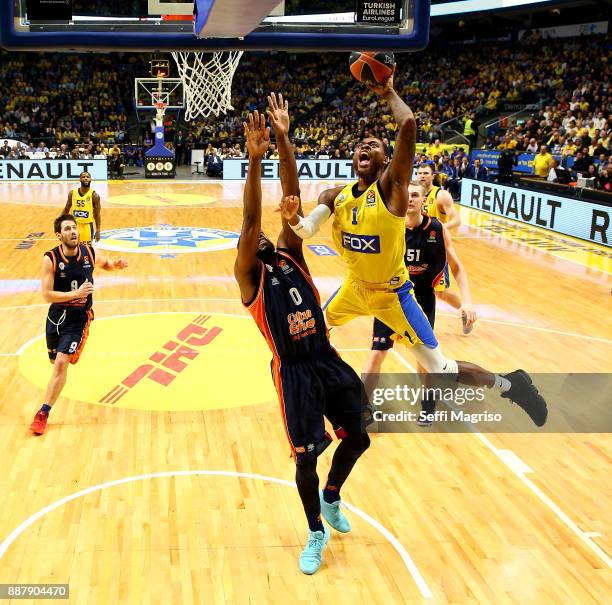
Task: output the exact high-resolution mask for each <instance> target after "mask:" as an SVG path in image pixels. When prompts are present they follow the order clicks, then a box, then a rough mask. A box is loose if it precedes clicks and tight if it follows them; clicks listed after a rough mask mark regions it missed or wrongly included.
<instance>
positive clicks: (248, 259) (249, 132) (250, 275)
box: [234, 111, 270, 301]
mask: <svg viewBox="0 0 612 605" xmlns="http://www.w3.org/2000/svg"><path fill="white" fill-rule="evenodd" d="M243 126H244V136H245V138H246V142H247V151H248V152H249V171H248V173H247V179H246V183H245V186H244V195H243V203H244V207H243V211H242V230H241V232H240V244H239V246H238V255H237V256H236V262H235V263H234V276H235V277H236V281H237V282H238V286H239V288H240V294H241V296H242V300H243V301H249V300H251V299H252V298H253V295H254V294H255V290H256V289H257V269H258V266H259V262H260V261H259V260H258V259H257V249H258V247H259V234H260V232H261V160H262V158H263V156H264V154H265V153H266V151H267V149H268V147H269V146H270V128H266V122H265V118H264V116H263V115H261V116H260V115H259V112H258V111H255V112H254V114H252V113H250V114H249V118H248V121H247V122H244V123H243Z"/></svg>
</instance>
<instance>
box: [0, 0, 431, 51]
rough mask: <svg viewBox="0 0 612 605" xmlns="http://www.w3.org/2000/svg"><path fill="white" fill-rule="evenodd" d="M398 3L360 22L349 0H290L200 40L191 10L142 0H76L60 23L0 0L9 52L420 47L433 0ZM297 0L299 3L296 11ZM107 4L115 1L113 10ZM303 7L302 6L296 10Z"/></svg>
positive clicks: (2, 41)
mask: <svg viewBox="0 0 612 605" xmlns="http://www.w3.org/2000/svg"><path fill="white" fill-rule="evenodd" d="M150 1H151V2H152V1H153V0H150ZM156 1H158V2H159V3H160V4H161V5H162V6H161V7H160V9H158V10H161V9H164V10H167V12H168V13H169V12H170V8H169V7H168V9H166V8H165V5H167V4H175V5H182V4H184V3H183V2H182V0H156ZM399 1H401V2H402V6H403V8H402V11H401V14H402V22H401V23H400V24H393V25H388V24H386V25H381V24H375V25H371V24H362V23H357V22H356V16H355V15H356V13H355V10H354V9H355V4H354V2H353V0H338V3H339V5H340V4H341V5H342V6H345V7H350V8H348V10H344V12H341V13H338V12H337V11H331V12H329V11H327V12H325V13H323V14H316V15H315V14H313V10H309V9H308V7H309V6H310V4H311V2H310V0H292V2H291V3H289V2H284V3H281V4H279V8H277V9H276V10H274V11H273V12H272V13H271V14H270V15H269V16H268V17H266V18H265V19H264V20H263V21H262V22H261V23H260V24H259V26H258V27H257V28H256V29H255V30H254V31H252V32H251V33H249V34H248V35H246V36H244V37H232V38H209V37H206V38H198V37H197V36H196V35H195V34H194V22H193V18H192V16H191V15H185V16H184V17H185V18H184V19H178V20H176V19H174V20H171V21H167V20H164V19H163V16H164V14H165V13H162V14H161V15H160V14H143V13H142V12H140V10H139V9H138V7H139V6H142V2H137V3H130V2H121V3H115V2H114V1H113V2H111V0H100V2H101V6H102V7H103V8H104V12H100V11H98V9H97V8H96V7H97V6H98V5H97V4H92V5H90V4H88V3H83V4H77V3H75V4H74V5H73V6H74V7H80V8H78V9H77V8H75V9H74V10H73V18H72V19H71V20H70V21H63V22H58V21H54V20H50V21H31V20H30V19H29V18H28V15H27V9H26V0H0V46H2V47H4V48H6V49H7V50H25V51H43V52H44V51H51V50H55V51H60V52H61V51H64V52H79V51H99V52H113V51H122V52H165V51H200V52H208V53H210V52H213V51H219V50H254V51H268V50H278V51H312V50H317V51H330V52H337V51H350V50H355V49H357V50H371V51H375V50H390V51H393V52H396V53H397V52H414V51H417V50H421V49H423V48H425V47H426V46H427V42H428V40H429V9H430V7H429V4H430V2H429V0H399ZM251 3H252V4H253V5H255V6H257V5H259V3H260V0H252V2H251ZM296 3H297V4H296ZM296 5H298V6H299V7H301V8H299V10H297V9H295V8H294V7H295V6H296ZM313 6H315V5H313ZM316 6H320V5H316ZM330 6H331V5H330ZM334 6H336V5H335V3H334ZM83 7H85V8H83ZM110 7H113V8H112V11H111V8H110ZM134 7H136V8H134ZM145 7H146V3H145ZM302 9H304V10H305V11H306V12H305V13H303V12H299V11H301V10H302ZM77 10H78V11H79V12H76V11H77ZM145 10H146V8H145ZM181 10H184V9H181ZM109 11H110V12H109Z"/></svg>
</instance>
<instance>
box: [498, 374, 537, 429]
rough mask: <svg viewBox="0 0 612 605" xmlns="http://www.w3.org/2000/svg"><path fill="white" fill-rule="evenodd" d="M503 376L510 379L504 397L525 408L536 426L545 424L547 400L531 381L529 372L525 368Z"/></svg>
mask: <svg viewBox="0 0 612 605" xmlns="http://www.w3.org/2000/svg"><path fill="white" fill-rule="evenodd" d="M502 376H503V377H504V378H507V379H508V380H509V381H510V390H509V391H506V392H505V393H502V397H504V398H505V399H510V401H512V402H513V403H516V405H518V406H519V407H521V408H523V410H525V411H526V412H527V414H528V415H529V418H531V419H532V420H533V422H534V423H535V424H536V426H544V424H545V423H546V417H547V416H548V408H547V407H546V401H544V397H542V395H540V393H539V392H538V389H537V388H536V387H535V386H534V385H533V383H532V382H531V378H530V377H529V374H527V372H525V370H515V371H514V372H510V374H502Z"/></svg>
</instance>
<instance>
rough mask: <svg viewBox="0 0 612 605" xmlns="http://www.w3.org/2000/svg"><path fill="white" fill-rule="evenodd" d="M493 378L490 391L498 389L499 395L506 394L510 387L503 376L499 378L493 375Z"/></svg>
mask: <svg viewBox="0 0 612 605" xmlns="http://www.w3.org/2000/svg"><path fill="white" fill-rule="evenodd" d="M494 376H495V382H494V383H493V386H492V387H491V388H492V389H499V392H500V393H506V392H507V391H509V390H510V387H511V386H512V385H511V384H510V381H509V380H508V379H507V378H504V377H503V376H500V375H499V374H494Z"/></svg>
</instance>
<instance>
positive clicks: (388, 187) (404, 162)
mask: <svg viewBox="0 0 612 605" xmlns="http://www.w3.org/2000/svg"><path fill="white" fill-rule="evenodd" d="M368 88H370V89H371V90H373V91H374V92H375V93H377V94H379V95H380V96H381V97H382V98H383V99H384V100H385V101H386V102H387V103H388V105H389V107H390V108H391V111H392V112H393V116H394V118H395V121H396V122H397V125H398V126H399V128H398V130H397V138H396V139H395V148H394V150H393V159H392V160H391V162H390V164H389V167H388V168H387V169H386V170H385V171H384V172H383V174H382V176H381V177H380V185H381V187H382V190H383V194H384V196H385V200H386V204H387V207H388V208H389V210H390V211H391V212H392V213H393V214H395V215H397V216H405V215H406V209H407V208H408V184H409V183H410V181H411V180H412V163H413V161H414V154H415V151H416V136H417V128H416V120H415V119H414V114H413V113H412V110H411V109H410V107H408V105H406V103H404V101H402V99H401V98H400V96H399V95H398V94H397V92H396V91H395V89H394V88H393V74H392V75H391V76H390V77H389V78H388V79H387V80H386V81H385V83H384V84H382V85H381V86H374V85H372V84H369V85H368Z"/></svg>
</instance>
